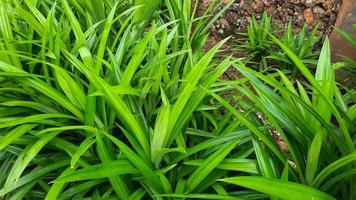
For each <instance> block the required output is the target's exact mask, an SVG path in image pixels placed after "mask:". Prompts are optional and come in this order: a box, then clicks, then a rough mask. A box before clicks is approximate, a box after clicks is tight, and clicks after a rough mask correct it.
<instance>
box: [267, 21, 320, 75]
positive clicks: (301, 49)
mask: <svg viewBox="0 0 356 200" xmlns="http://www.w3.org/2000/svg"><path fill="white" fill-rule="evenodd" d="M317 30H318V26H315V27H314V28H313V29H312V30H311V31H310V32H309V31H308V25H307V24H304V26H303V28H302V29H301V30H300V32H299V33H297V34H294V33H293V29H292V23H289V24H288V27H287V29H286V30H285V32H284V35H283V38H282V42H283V44H284V45H285V46H287V47H288V48H289V49H290V50H291V51H293V53H295V54H296V55H297V56H298V57H299V58H300V59H301V61H302V62H303V64H304V65H306V66H307V67H308V68H309V69H310V70H315V66H316V65H317V63H318V57H319V54H320V51H319V50H317V49H316V45H317V44H318V43H319V42H320V37H318V36H317V35H316V33H317ZM268 58H271V59H273V60H275V61H277V64H276V65H275V66H276V68H277V69H280V70H284V71H285V72H290V73H291V76H292V77H296V76H297V75H300V73H299V69H298V67H296V66H295V64H294V63H293V61H292V60H291V59H290V58H289V57H288V56H287V55H286V53H285V52H284V51H283V50H273V51H271V55H270V56H268Z"/></svg>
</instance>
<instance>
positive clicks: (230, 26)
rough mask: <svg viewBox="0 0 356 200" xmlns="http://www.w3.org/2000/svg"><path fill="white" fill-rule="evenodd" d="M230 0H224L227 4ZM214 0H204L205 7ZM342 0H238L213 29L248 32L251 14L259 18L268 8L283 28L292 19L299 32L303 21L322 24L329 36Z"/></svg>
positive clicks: (222, 32) (321, 31)
mask: <svg viewBox="0 0 356 200" xmlns="http://www.w3.org/2000/svg"><path fill="white" fill-rule="evenodd" d="M230 1H231V0H225V1H224V2H225V3H228V2H230ZM209 2H211V0H202V2H201V3H200V10H204V9H205V7H206V6H207V5H208V4H209ZM341 3H342V0H235V3H233V4H232V6H231V7H230V8H229V9H228V10H227V11H226V12H225V13H224V15H223V16H222V17H221V18H220V19H219V20H218V21H217V22H216V23H215V25H214V27H213V28H212V29H213V30H212V32H213V35H214V37H218V38H224V37H227V36H230V35H233V36H236V35H237V33H239V32H245V30H246V27H247V25H248V23H249V21H250V19H251V16H252V15H255V16H256V18H257V19H259V18H260V17H261V16H262V13H263V12H264V11H266V12H267V13H268V14H270V15H271V16H272V18H273V21H274V23H276V25H277V26H279V27H280V28H281V30H283V29H284V28H285V27H287V25H288V23H289V22H290V21H291V22H292V25H293V27H294V32H296V33H297V32H299V30H300V29H301V27H303V25H304V23H307V24H309V25H310V27H312V26H314V25H317V24H319V29H318V30H319V31H318V34H319V35H321V36H326V35H329V34H330V33H331V31H332V26H333V25H334V24H335V21H336V17H337V14H338V12H339V9H340V6H341Z"/></svg>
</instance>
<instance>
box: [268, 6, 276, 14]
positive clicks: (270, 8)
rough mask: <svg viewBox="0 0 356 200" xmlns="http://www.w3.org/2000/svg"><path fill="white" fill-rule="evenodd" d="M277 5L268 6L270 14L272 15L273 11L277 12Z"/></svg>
mask: <svg viewBox="0 0 356 200" xmlns="http://www.w3.org/2000/svg"><path fill="white" fill-rule="evenodd" d="M276 9H277V7H276V6H275V5H271V6H268V7H267V8H266V11H267V13H268V14H269V15H272V14H273V13H275V12H276Z"/></svg>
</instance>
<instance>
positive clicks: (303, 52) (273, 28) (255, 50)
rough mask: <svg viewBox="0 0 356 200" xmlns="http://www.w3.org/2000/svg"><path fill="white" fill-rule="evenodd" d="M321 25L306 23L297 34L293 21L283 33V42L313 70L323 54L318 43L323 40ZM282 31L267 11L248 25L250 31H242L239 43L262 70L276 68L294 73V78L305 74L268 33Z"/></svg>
mask: <svg viewBox="0 0 356 200" xmlns="http://www.w3.org/2000/svg"><path fill="white" fill-rule="evenodd" d="M317 29H318V26H315V27H314V28H313V29H312V30H311V31H309V30H308V26H307V25H306V24H305V25H304V26H303V28H302V29H301V30H300V31H299V33H294V32H293V28H292V24H291V23H289V24H288V27H287V29H286V30H284V31H283V32H284V33H283V36H282V37H281V41H282V42H283V43H284V45H286V46H287V47H288V48H289V49H291V50H292V51H293V52H294V53H295V54H296V55H298V57H299V58H300V59H301V60H302V62H303V63H304V64H305V65H306V66H307V67H308V68H310V69H313V68H315V67H314V66H315V65H316V63H317V59H318V56H319V51H318V50H317V49H316V47H317V46H316V45H317V44H318V43H319V42H320V37H318V36H317V35H316V33H317ZM279 32H281V30H279V28H278V26H277V25H276V24H274V23H273V22H272V19H271V17H270V16H268V14H267V13H266V12H265V13H263V15H262V18H261V20H260V21H259V22H258V21H257V20H256V19H255V17H254V16H253V17H252V20H251V22H250V24H249V25H248V27H247V33H246V34H242V35H243V36H244V37H243V38H242V39H241V40H242V41H243V42H242V43H241V44H240V45H239V46H238V49H239V50H240V51H241V50H242V51H246V52H247V54H248V56H249V57H250V58H251V60H252V61H253V62H255V63H257V64H258V65H259V70H260V71H268V70H271V69H274V68H277V69H280V70H283V71H285V72H288V73H291V76H292V77H295V76H297V75H301V74H300V73H299V70H298V68H297V67H296V66H295V64H294V63H293V62H292V60H291V59H290V58H289V57H288V56H287V55H286V53H285V52H284V51H283V50H282V49H280V48H279V47H278V45H277V44H276V43H275V42H274V41H273V40H272V39H271V38H270V36H269V34H268V33H272V34H273V35H276V34H277V33H279Z"/></svg>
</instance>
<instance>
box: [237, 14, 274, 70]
mask: <svg viewBox="0 0 356 200" xmlns="http://www.w3.org/2000/svg"><path fill="white" fill-rule="evenodd" d="M267 32H270V33H273V34H275V33H277V32H278V29H277V27H276V26H275V25H274V24H273V23H272V18H271V17H270V16H269V15H268V14H267V12H264V13H263V15H262V18H261V20H260V21H257V20H256V17H255V16H252V18H251V21H250V24H249V25H248V26H247V32H246V33H241V34H240V35H242V39H240V40H241V41H240V42H241V45H239V46H238V47H237V48H238V50H242V51H246V52H247V54H248V55H249V56H250V57H252V60H253V61H261V63H262V64H263V63H267V60H266V56H268V55H270V52H272V51H273V49H274V47H273V45H274V43H273V41H271V39H270V37H269V35H268V33H267ZM260 67H262V66H260ZM260 69H261V68H260Z"/></svg>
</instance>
